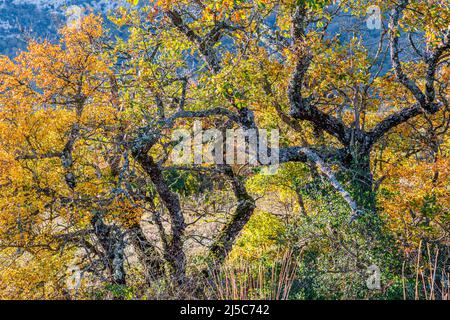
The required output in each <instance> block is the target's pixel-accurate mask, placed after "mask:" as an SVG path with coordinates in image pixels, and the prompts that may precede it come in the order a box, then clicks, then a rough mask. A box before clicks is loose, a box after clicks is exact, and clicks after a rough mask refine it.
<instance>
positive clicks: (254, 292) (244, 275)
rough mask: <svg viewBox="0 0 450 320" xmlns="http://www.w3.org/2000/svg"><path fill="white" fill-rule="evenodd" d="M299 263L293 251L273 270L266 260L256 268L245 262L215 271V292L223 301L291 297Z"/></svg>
mask: <svg viewBox="0 0 450 320" xmlns="http://www.w3.org/2000/svg"><path fill="white" fill-rule="evenodd" d="M296 271H297V263H296V261H295V259H294V257H293V256H292V252H291V251H287V252H285V253H283V254H282V255H281V258H280V259H279V261H277V263H275V264H274V265H273V266H272V267H271V268H270V269H269V270H268V269H267V267H265V266H264V265H263V264H262V263H259V265H258V266H257V267H252V266H251V265H250V264H249V263H248V262H244V261H241V262H239V263H238V264H237V266H236V265H233V266H228V265H225V266H223V267H221V268H219V269H218V270H212V271H211V274H212V279H213V282H212V288H211V289H212V292H213V293H214V295H215V296H214V298H215V299H219V300H254V299H255V300H287V299H288V297H289V293H290V291H291V288H292V285H293V283H294V280H295V275H296Z"/></svg>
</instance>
